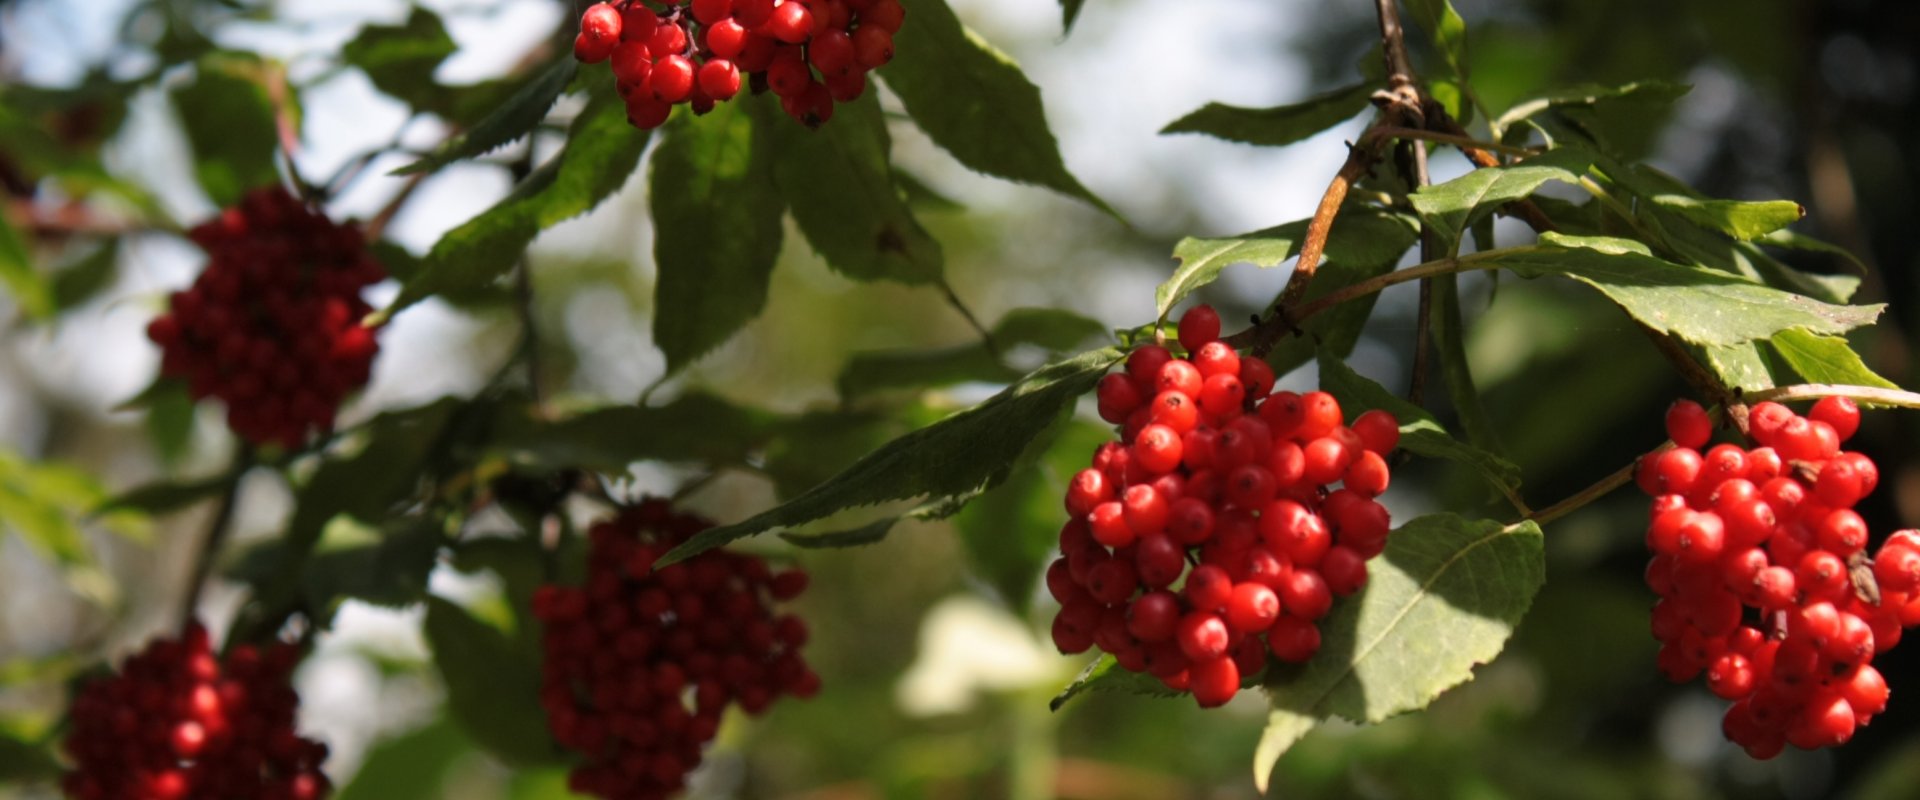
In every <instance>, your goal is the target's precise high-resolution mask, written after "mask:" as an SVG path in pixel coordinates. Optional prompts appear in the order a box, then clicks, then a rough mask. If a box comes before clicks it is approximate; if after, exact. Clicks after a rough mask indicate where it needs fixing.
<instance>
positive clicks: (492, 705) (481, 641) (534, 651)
mask: <svg viewBox="0 0 1920 800" xmlns="http://www.w3.org/2000/svg"><path fill="white" fill-rule="evenodd" d="M425 631H426V636H427V645H428V646H429V647H431V648H432V649H433V664H434V667H435V668H436V669H437V670H438V671H439V673H440V677H441V680H442V681H443V682H445V684H446V687H447V712H448V713H449V714H451V715H452V717H453V719H454V720H455V721H456V722H459V723H460V726H461V727H462V728H463V729H465V730H466V732H467V734H468V735H469V736H472V737H473V739H474V741H475V742H477V743H479V744H480V746H482V747H484V748H486V749H487V750H488V751H489V752H491V753H493V754H494V755H496V756H499V757H500V758H501V759H502V760H504V761H506V762H507V763H509V764H513V765H530V764H551V763H556V762H558V761H561V760H562V759H561V756H560V752H559V748H558V747H557V746H556V745H555V744H554V743H553V739H552V738H551V737H550V736H549V735H548V733H547V718H546V712H545V711H543V710H542V709H541V708H540V700H539V698H540V653H539V650H538V648H537V647H528V646H525V645H524V644H523V643H522V642H521V641H517V640H515V639H512V638H509V637H508V636H507V635H506V634H504V633H502V632H501V631H500V630H498V629H496V628H493V627H491V626H489V625H487V624H486V623H484V622H481V621H480V620H478V619H475V618H474V616H473V615H472V614H469V613H467V610H466V609H464V608H461V607H460V606H457V605H454V604H453V603H451V602H448V601H447V600H444V599H441V598H439V597H429V598H427V622H426V628H425Z"/></svg>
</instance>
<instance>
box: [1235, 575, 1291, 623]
mask: <svg viewBox="0 0 1920 800" xmlns="http://www.w3.org/2000/svg"><path fill="white" fill-rule="evenodd" d="M1279 617H1280V596H1279V595H1277V594H1275V593H1274V591H1273V589H1271V588H1269V587H1267V586H1266V585H1264V584H1261V583H1257V582H1254V581H1247V582H1245V583H1240V584H1236V585H1235V586H1234V587H1233V595H1232V596H1231V597H1230V598H1228V600H1227V612H1226V620H1227V626H1228V627H1229V628H1232V629H1233V630H1235V631H1238V632H1240V633H1261V632H1263V631H1265V630H1266V629H1268V628H1270V627H1272V626H1273V621H1274V620H1275V619H1278V618H1279Z"/></svg>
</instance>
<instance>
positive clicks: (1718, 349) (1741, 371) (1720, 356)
mask: <svg viewBox="0 0 1920 800" xmlns="http://www.w3.org/2000/svg"><path fill="white" fill-rule="evenodd" d="M1700 352H1701V354H1702V355H1705V356H1706V363H1707V368H1708V369H1710V370H1713V374H1715V375H1718V376H1720V380H1721V381H1722V382H1724V383H1726V384H1727V386H1729V387H1733V388H1736V389H1740V390H1742V391H1749V392H1751V391H1756V390H1759V389H1771V388H1773V387H1774V386H1775V385H1777V383H1778V381H1777V380H1776V378H1775V375H1776V374H1777V373H1778V372H1779V369H1778V368H1776V367H1775V366H1774V364H1773V359H1772V358H1771V356H1770V354H1769V353H1768V352H1767V351H1766V349H1765V348H1764V347H1762V346H1761V343H1760V342H1757V341H1756V342H1741V343H1739V344H1732V345H1724V346H1719V345H1716V346H1711V347H1702V348H1700Z"/></svg>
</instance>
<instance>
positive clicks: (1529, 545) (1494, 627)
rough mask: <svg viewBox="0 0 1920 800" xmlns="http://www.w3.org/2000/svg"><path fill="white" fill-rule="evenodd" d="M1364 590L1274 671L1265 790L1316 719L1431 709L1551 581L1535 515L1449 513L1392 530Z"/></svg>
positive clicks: (1258, 768) (1260, 760)
mask: <svg viewBox="0 0 1920 800" xmlns="http://www.w3.org/2000/svg"><path fill="white" fill-rule="evenodd" d="M1369 572H1370V576H1369V578H1368V580H1367V585H1366V588H1364V589H1362V590H1361V591H1360V593H1359V594H1357V595H1354V596H1353V597H1349V598H1346V599H1343V600H1341V601H1340V602H1338V603H1335V604H1334V609H1333V612H1332V613H1331V614H1329V615H1328V616H1327V617H1326V618H1324V619H1323V620H1321V622H1320V631H1321V644H1320V652H1319V653H1318V654H1316V655H1315V656H1314V657H1313V659H1312V660H1311V661H1308V662H1307V663H1306V664H1303V665H1298V666H1286V667H1277V668H1274V669H1271V670H1269V671H1268V675H1269V677H1268V680H1267V684H1266V685H1267V694H1268V699H1269V703H1270V705H1271V706H1272V711H1271V713H1270V714H1269V715H1268V718H1267V728H1266V730H1265V731H1264V732H1263V733H1262V734H1261V736H1260V744H1259V746H1258V748H1257V749H1256V751H1255V754H1254V764H1253V775H1254V782H1255V784H1257V785H1258V786H1259V788H1260V790H1261V791H1263V792H1264V791H1266V787H1267V780H1268V777H1269V775H1271V774H1272V772H1273V765H1274V764H1275V763H1276V762H1278V761H1279V760H1280V756H1281V755H1282V754H1283V753H1285V752H1286V750H1287V749H1288V748H1289V747H1291V746H1292V745H1293V743H1294V742H1297V741H1299V740H1300V737H1302V736H1305V735H1306V734H1307V732H1308V731H1309V730H1311V729H1312V728H1313V726H1314V725H1315V724H1317V723H1318V722H1319V721H1320V720H1323V719H1327V718H1328V717H1331V716H1335V715H1338V716H1340V717H1343V718H1346V719H1348V720H1352V721H1354V722H1359V723H1369V722H1379V721H1381V720H1384V719H1387V718H1388V717H1392V716H1394V715H1396V714H1401V713H1404V712H1407V711H1413V710H1415V709H1419V708H1424V707H1426V705H1427V704H1428V703H1430V702H1432V701H1433V699H1434V698H1435V697H1437V696H1439V695H1440V693H1442V692H1445V691H1446V690H1448V689H1450V688H1452V687H1454V686H1455V685H1457V684H1460V683H1462V682H1464V681H1467V680H1469V679H1471V678H1472V677H1473V668H1474V667H1475V666H1476V665H1479V664H1484V663H1486V662H1488V661H1491V660H1492V659H1493V657H1494V656H1496V655H1498V654H1499V653H1500V650H1501V648H1503V647H1505V645H1506V641H1507V637H1508V636H1510V635H1512V633H1513V629H1514V627H1515V626H1517V625H1518V624H1519V622H1520V618H1521V617H1522V616H1524V615H1525V614H1526V612H1527V608H1528V607H1529V606H1530V605H1531V604H1532V603H1533V597H1534V595H1535V594H1536V593H1538V592H1539V590H1540V586H1541V584H1542V583H1544V582H1545V581H1546V558H1545V548H1544V540H1543V537H1542V536H1541V535H1540V527H1539V526H1538V525H1535V524H1533V523H1532V522H1521V523H1517V524H1515V525H1512V526H1503V525H1501V524H1500V523H1498V522H1491V521H1485V520H1481V521H1473V520H1468V519H1465V518H1462V517H1458V516H1455V515H1452V514H1431V515H1428V516H1424V517H1420V518H1418V519H1415V520H1413V521H1411V522H1408V523H1407V524H1405V525H1402V526H1401V527H1400V528H1399V529H1398V530H1395V531H1394V532H1393V534H1392V535H1391V536H1389V537H1388V539H1387V549H1386V552H1385V553H1384V554H1383V555H1382V557H1381V558H1379V559H1376V560H1374V561H1373V562H1371V564H1370V570H1369Z"/></svg>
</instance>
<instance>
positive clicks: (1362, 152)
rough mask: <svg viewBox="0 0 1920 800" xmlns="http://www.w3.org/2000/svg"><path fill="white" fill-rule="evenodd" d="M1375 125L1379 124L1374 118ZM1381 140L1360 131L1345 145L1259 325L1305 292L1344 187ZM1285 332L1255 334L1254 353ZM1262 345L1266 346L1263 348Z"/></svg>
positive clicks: (1363, 170) (1283, 313)
mask: <svg viewBox="0 0 1920 800" xmlns="http://www.w3.org/2000/svg"><path fill="white" fill-rule="evenodd" d="M1381 119H1385V117H1382V118H1381ZM1375 124H1376V125H1378V124H1380V123H1379V122H1377V121H1376V122H1375ZM1384 141H1385V140H1383V139H1379V138H1377V137H1369V136H1366V135H1364V134H1363V135H1362V136H1361V137H1360V141H1359V142H1356V143H1355V144H1354V145H1353V146H1352V147H1350V148H1348V150H1347V162H1346V163H1345V164H1342V165H1341V166H1340V171H1339V172H1338V173H1336V174H1335V175H1334V176H1333V180H1332V181H1331V182H1329V183H1328V184H1327V191H1326V193H1324V194H1322V195H1321V196H1320V205H1319V206H1318V207H1316V208H1314V210H1313V219H1312V220H1311V221H1309V222H1308V223H1307V234H1306V236H1305V237H1304V238H1303V239H1302V240H1301V242H1300V258H1299V260H1298V261H1295V262H1294V265H1293V275H1292V276H1290V277H1288V278H1287V285H1286V288H1284V289H1282V290H1281V291H1280V299H1279V301H1278V302H1276V303H1275V304H1274V305H1275V307H1276V310H1277V311H1278V312H1279V313H1276V314H1275V315H1274V316H1272V317H1269V318H1268V320H1267V321H1266V322H1263V323H1261V327H1266V326H1267V325H1268V324H1269V323H1271V322H1273V321H1275V320H1285V319H1286V317H1287V309H1289V308H1292V307H1293V306H1294V304H1296V303H1298V302H1300V298H1301V297H1302V296H1303V295H1305V294H1306V293H1307V284H1308V283H1310V282H1312V281H1313V273H1314V271H1315V270H1317V269H1319V268H1320V255H1321V253H1323V252H1325V251H1326V249H1327V234H1328V233H1329V232H1331V231H1332V230H1333V220H1334V218H1335V217H1337V216H1339V214H1340V204H1341V203H1343V202H1345V201H1346V199H1347V190H1348V189H1349V188H1352V187H1353V184H1354V183H1355V182H1356V181H1358V180H1360V178H1361V176H1363V175H1366V174H1367V170H1368V169H1370V168H1372V167H1373V162H1374V161H1375V160H1377V159H1378V158H1379V157H1380V148H1381V146H1382V142H1384ZM1293 324H1298V320H1294V321H1293ZM1284 332H1285V331H1284V330H1281V331H1276V332H1274V334H1273V335H1270V336H1261V335H1257V336H1256V337H1255V345H1254V354H1255V355H1265V354H1266V349H1271V348H1272V346H1273V342H1275V341H1278V339H1279V336H1278V334H1279V333H1284ZM1261 345H1265V349H1262V347H1261Z"/></svg>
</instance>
